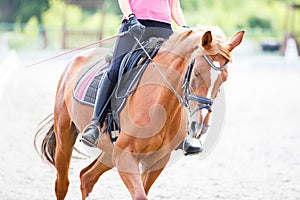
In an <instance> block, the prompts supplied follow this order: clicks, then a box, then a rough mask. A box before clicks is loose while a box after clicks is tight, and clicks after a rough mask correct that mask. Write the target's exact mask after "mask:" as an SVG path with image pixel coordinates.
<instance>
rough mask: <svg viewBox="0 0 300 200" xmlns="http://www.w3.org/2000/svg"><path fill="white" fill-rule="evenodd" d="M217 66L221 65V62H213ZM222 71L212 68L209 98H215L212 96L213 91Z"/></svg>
mask: <svg viewBox="0 0 300 200" xmlns="http://www.w3.org/2000/svg"><path fill="white" fill-rule="evenodd" d="M213 63H214V65H215V66H217V67H220V63H219V62H213ZM220 74H221V72H220V71H216V70H214V69H213V68H210V86H209V88H208V92H207V96H206V97H207V98H214V97H213V96H212V93H213V89H214V86H215V84H216V81H217V79H218V77H219V76H220Z"/></svg>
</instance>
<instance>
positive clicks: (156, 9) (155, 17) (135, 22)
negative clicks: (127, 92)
mask: <svg viewBox="0 0 300 200" xmlns="http://www.w3.org/2000/svg"><path fill="white" fill-rule="evenodd" d="M118 2H119V7H120V9H121V11H122V13H123V20H122V25H121V28H120V33H122V32H125V31H129V33H130V34H124V35H122V36H120V37H119V38H118V39H117V41H116V45H115V50H114V52H113V58H112V62H111V64H110V68H109V69H108V71H107V73H105V74H104V75H103V78H102V80H101V82H100V84H99V87H98V91H97V97H96V102H95V107H94V114H93V118H92V119H91V124H90V125H89V126H88V127H87V128H86V129H85V131H84V132H83V134H82V141H83V143H84V144H86V145H88V146H91V147H93V146H96V142H97V139H98V137H99V135H100V129H99V128H98V127H102V126H103V122H104V120H105V116H106V113H107V110H108V106H107V104H108V102H109V100H110V96H111V94H112V91H113V89H114V87H115V85H116V83H117V81H118V80H117V79H118V73H119V66H120V63H121V61H122V59H123V57H124V56H125V55H126V53H128V52H129V51H130V50H131V49H132V47H133V45H134V44H135V43H136V41H135V39H134V37H136V38H138V39H140V40H141V41H143V40H145V39H147V38H149V37H160V38H165V39H167V38H168V37H169V36H170V35H171V34H172V33H173V31H172V27H171V20H172V19H173V20H174V21H175V23H176V24H177V25H178V26H181V27H187V25H186V22H185V19H184V15H183V12H182V9H181V6H180V2H179V0H143V1H142V0H119V1H118ZM180 146H181V148H183V147H182V145H180ZM184 147H185V151H186V153H187V154H196V153H199V152H201V151H202V149H201V148H200V147H194V146H192V145H190V143H189V142H187V141H186V142H185V145H184Z"/></svg>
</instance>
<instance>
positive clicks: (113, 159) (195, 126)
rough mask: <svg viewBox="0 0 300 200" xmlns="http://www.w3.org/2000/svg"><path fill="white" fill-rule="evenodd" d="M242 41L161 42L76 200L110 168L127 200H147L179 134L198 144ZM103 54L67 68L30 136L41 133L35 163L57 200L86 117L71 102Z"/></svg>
mask: <svg viewBox="0 0 300 200" xmlns="http://www.w3.org/2000/svg"><path fill="white" fill-rule="evenodd" d="M243 36H244V31H243V30H242V31H239V32H237V33H236V34H235V35H234V36H233V37H232V38H231V39H230V40H229V41H227V40H226V38H225V36H224V33H223V32H222V30H221V29H219V28H218V27H210V26H199V27H197V28H189V29H183V30H180V31H178V32H175V33H174V34H173V35H172V36H171V37H170V38H169V39H168V40H166V41H165V42H164V44H163V45H162V47H161V48H160V50H159V51H158V52H157V54H156V55H155V56H154V58H153V59H152V61H151V62H150V63H149V64H148V67H147V68H146V69H145V71H144V73H143V75H142V77H141V80H140V81H139V85H138V88H137V89H136V90H135V92H133V93H132V94H131V95H130V96H129V97H128V99H127V102H126V104H125V106H124V108H123V109H122V111H121V112H120V115H119V120H120V127H121V130H120V134H119V137H118V139H117V141H116V142H115V144H114V145H113V144H112V143H111V142H110V139H109V136H108V134H107V133H104V134H101V137H100V138H101V139H100V140H99V144H98V147H99V148H100V149H101V150H102V153H101V154H100V156H99V157H98V158H97V159H96V160H95V161H94V162H92V163H91V164H90V165H89V166H87V167H86V168H84V169H83V170H82V171H81V173H80V180H81V192H82V199H86V198H87V197H88V195H89V193H90V192H91V191H92V189H93V186H94V184H95V183H96V182H97V180H98V179H99V177H100V176H101V175H102V174H103V173H104V172H106V171H108V170H110V169H112V168H113V167H116V168H117V170H118V172H119V175H120V177H121V179H122V181H123V182H124V184H125V185H126V187H127V189H128V190H129V192H130V194H131V196H132V199H134V200H137V199H139V200H141V199H147V194H148V192H149V190H150V188H151V186H152V184H153V183H154V182H155V180H156V179H157V177H158V176H159V175H160V173H161V172H162V170H163V169H164V167H165V166H166V164H167V162H168V160H169V158H170V155H171V152H172V150H174V149H175V148H176V147H177V146H178V145H179V144H180V143H181V142H182V141H183V140H184V138H185V136H186V134H187V132H189V134H191V135H192V136H194V137H198V138H199V136H200V134H202V133H203V132H205V129H207V125H208V123H209V115H210V112H211V105H212V102H213V99H214V98H215V97H216V94H217V91H218V89H219V87H220V85H221V84H222V83H223V82H224V81H225V80H226V79H227V63H228V62H231V61H232V57H231V54H230V53H231V51H232V50H233V49H234V48H235V47H236V46H238V45H239V44H240V43H241V41H242V39H243ZM106 53H107V51H105V50H103V49H101V48H96V49H93V50H87V51H85V52H83V53H80V54H79V55H77V56H76V57H75V58H74V59H72V60H71V62H70V63H69V64H68V66H67V67H66V69H65V70H64V72H63V74H62V76H61V78H60V81H59V84H58V87H57V93H56V101H55V106H54V115H53V116H54V117H52V118H49V119H48V120H44V121H43V123H42V126H41V129H40V130H39V131H38V132H37V134H36V138H35V142H36V139H37V137H38V136H39V135H40V134H45V133H46V134H45V137H44V139H43V142H42V145H41V156H42V157H43V158H44V159H45V160H47V161H49V162H50V163H51V164H53V165H54V166H55V168H56V170H57V177H56V182H55V193H56V197H57V199H64V198H65V196H66V194H67V191H68V186H69V180H68V169H69V165H70V160H71V155H72V150H73V147H74V144H75V141H76V138H77V136H78V135H79V133H80V132H81V131H82V130H83V129H84V127H86V126H87V124H88V123H89V120H90V118H91V115H92V111H93V110H92V107H91V106H87V105H84V104H81V103H79V102H78V101H76V100H74V97H73V90H74V87H75V84H76V82H77V80H78V78H79V77H80V76H81V75H82V74H83V73H85V72H86V71H87V69H88V67H90V66H91V65H93V64H94V63H96V62H97V61H98V60H99V58H100V57H104V55H105V54H106ZM204 110H205V111H208V112H203V111H204ZM47 125H48V126H47ZM187 130H188V131H187ZM201 132H202V133H201Z"/></svg>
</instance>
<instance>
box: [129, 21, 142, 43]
mask: <svg viewBox="0 0 300 200" xmlns="http://www.w3.org/2000/svg"><path fill="white" fill-rule="evenodd" d="M128 31H129V33H130V35H132V36H135V37H137V38H138V39H140V37H141V36H142V35H143V34H144V32H145V26H144V25H142V24H141V23H140V22H139V21H138V20H137V18H136V16H135V15H133V16H132V17H130V18H129V20H128Z"/></svg>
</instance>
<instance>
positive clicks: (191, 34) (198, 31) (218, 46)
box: [162, 25, 232, 62]
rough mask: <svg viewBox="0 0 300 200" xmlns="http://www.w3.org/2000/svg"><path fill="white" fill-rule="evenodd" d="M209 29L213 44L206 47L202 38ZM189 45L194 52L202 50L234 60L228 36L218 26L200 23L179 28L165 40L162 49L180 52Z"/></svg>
mask: <svg viewBox="0 0 300 200" xmlns="http://www.w3.org/2000/svg"><path fill="white" fill-rule="evenodd" d="M207 31H211V34H212V38H213V40H212V43H211V45H209V46H207V47H205V48H204V47H202V46H201V38H202V36H203V35H204V33H205V32H207ZM187 47H189V48H190V49H191V50H192V52H194V54H199V53H200V52H201V53H202V54H205V55H216V54H221V55H222V56H224V57H225V58H226V59H228V60H229V61H230V62H231V61H232V56H231V54H230V51H229V49H228V43H227V38H226V36H225V34H224V32H223V31H222V29H221V28H219V27H218V26H208V25H199V26H197V27H195V28H189V29H179V30H177V31H176V32H174V33H173V34H172V35H171V36H170V37H169V39H168V40H167V41H165V42H164V44H163V46H162V49H164V50H169V51H173V52H174V51H175V52H177V53H180V52H181V51H182V50H183V49H186V48H187ZM195 50H197V51H195Z"/></svg>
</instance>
